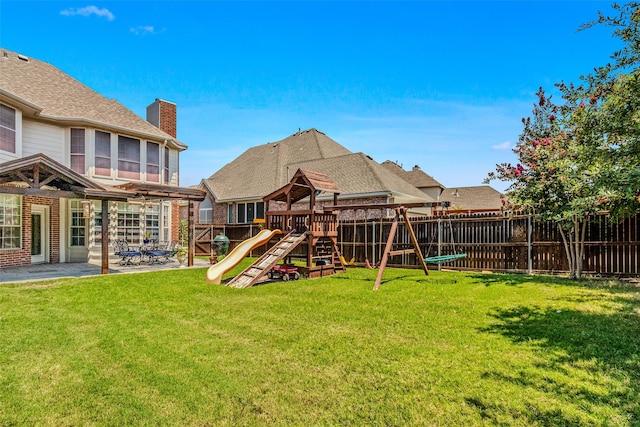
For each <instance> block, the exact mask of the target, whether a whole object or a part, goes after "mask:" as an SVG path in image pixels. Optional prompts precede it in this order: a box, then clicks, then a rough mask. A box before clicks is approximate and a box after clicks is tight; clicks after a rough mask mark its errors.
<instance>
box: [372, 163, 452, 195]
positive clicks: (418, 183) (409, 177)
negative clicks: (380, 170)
mask: <svg viewBox="0 0 640 427" xmlns="http://www.w3.org/2000/svg"><path fill="white" fill-rule="evenodd" d="M381 164H382V166H383V167H384V168H385V169H387V170H388V171H390V172H393V173H394V174H396V175H398V176H399V177H400V178H402V179H404V180H405V181H407V182H408V183H409V184H411V185H413V186H414V187H416V188H417V189H419V190H420V191H422V192H423V193H425V194H426V195H428V196H429V197H431V198H432V199H433V200H440V195H441V194H442V192H443V191H444V188H445V187H444V186H443V185H442V184H440V183H439V182H438V181H436V180H435V179H434V178H433V177H432V176H431V175H428V174H426V173H425V172H424V171H423V170H422V169H420V166H418V165H415V166H414V167H413V169H411V170H410V171H406V170H404V169H403V168H402V166H401V165H399V164H398V163H397V162H392V161H391V160H385V161H384V162H382V163H381Z"/></svg>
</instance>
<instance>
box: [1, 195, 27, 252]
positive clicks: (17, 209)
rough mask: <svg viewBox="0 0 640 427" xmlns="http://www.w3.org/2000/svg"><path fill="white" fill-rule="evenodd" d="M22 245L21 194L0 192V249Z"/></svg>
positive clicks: (15, 247)
mask: <svg viewBox="0 0 640 427" xmlns="http://www.w3.org/2000/svg"><path fill="white" fill-rule="evenodd" d="M21 247H22V196H19V195H17V194H0V249H19V248H21Z"/></svg>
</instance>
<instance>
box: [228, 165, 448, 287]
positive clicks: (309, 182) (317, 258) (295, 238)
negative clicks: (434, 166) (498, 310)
mask: <svg viewBox="0 0 640 427" xmlns="http://www.w3.org/2000/svg"><path fill="white" fill-rule="evenodd" d="M321 193H324V194H325V195H332V196H333V203H334V204H333V205H332V206H326V207H324V208H323V209H318V208H316V197H317V196H318V195H319V194H321ZM339 194H340V193H339V190H338V188H337V187H336V185H335V184H334V183H333V181H331V180H330V179H329V178H328V177H327V175H325V174H323V173H320V172H315V171H310V170H304V169H298V171H297V172H296V173H295V174H294V176H293V178H292V179H291V181H290V182H289V183H288V184H287V185H285V186H284V187H282V188H280V189H278V190H276V191H274V192H273V193H271V194H269V195H268V196H266V197H265V198H264V203H265V227H266V228H267V229H268V230H272V231H274V230H275V231H278V233H277V234H280V233H281V234H284V235H285V236H284V237H283V238H281V239H280V240H279V241H277V242H276V243H274V244H273V246H271V248H270V249H268V250H267V251H266V252H265V253H264V254H263V255H262V256H261V257H260V258H259V259H258V260H256V261H255V262H254V263H253V264H251V265H250V266H249V267H248V268H246V269H245V270H244V271H243V272H241V273H240V274H239V275H237V276H236V277H234V278H233V279H231V280H230V281H229V282H228V283H227V285H228V286H231V287H236V288H246V287H250V286H253V285H255V284H256V283H259V282H261V281H262V280H263V279H264V277H265V276H267V275H268V274H269V272H270V271H271V270H272V269H273V268H274V267H275V266H276V265H277V264H278V262H279V261H281V260H285V261H287V260H288V261H291V260H292V259H295V258H299V259H303V260H304V261H305V262H304V264H305V265H304V266H296V267H297V270H298V271H299V272H300V274H302V275H304V276H307V277H309V278H316V277H323V276H329V275H332V274H335V273H337V272H341V271H345V269H346V266H345V264H346V262H345V261H344V258H343V257H342V255H341V254H340V250H339V248H338V242H337V239H338V213H339V211H341V210H359V209H364V210H368V209H378V210H382V209H393V210H394V212H395V215H394V218H393V222H392V224H391V230H390V232H389V236H388V238H387V243H386V246H385V249H384V252H383V253H382V258H381V260H380V263H379V271H378V276H377V278H376V281H375V284H374V287H373V289H374V290H377V289H379V287H380V284H381V282H382V276H383V274H384V269H385V267H386V265H387V263H388V260H389V257H393V256H397V255H403V254H408V253H414V254H415V255H416V258H417V259H418V260H419V263H420V266H421V268H422V270H423V271H424V273H425V274H429V270H428V268H427V262H433V260H430V259H429V258H426V259H425V257H424V256H423V255H422V251H421V249H420V244H419V242H418V240H417V238H416V236H415V233H414V231H413V228H412V226H411V222H410V220H409V217H408V216H407V212H408V210H409V209H410V208H418V207H436V206H444V204H445V203H447V202H432V203H405V204H398V203H386V204H363V205H338V204H337V198H338V195H339ZM306 198H308V200H309V204H308V207H307V208H306V209H305V208H301V207H300V206H299V205H295V203H296V202H299V201H301V200H304V199H306ZM399 221H404V222H405V224H406V229H407V230H408V232H409V236H410V238H411V244H412V248H409V249H406V248H404V249H398V250H394V239H395V236H396V232H397V229H398V224H399ZM274 234H276V233H274ZM298 246H300V247H301V248H302V250H300V249H298V250H296V248H298ZM437 261H438V262H440V261H443V260H437Z"/></svg>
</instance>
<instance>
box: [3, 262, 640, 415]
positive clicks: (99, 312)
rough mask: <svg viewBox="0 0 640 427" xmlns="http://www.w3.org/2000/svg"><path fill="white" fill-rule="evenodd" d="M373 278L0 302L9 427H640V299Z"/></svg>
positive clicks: (199, 279)
mask: <svg viewBox="0 0 640 427" xmlns="http://www.w3.org/2000/svg"><path fill="white" fill-rule="evenodd" d="M238 268H240V267H238ZM237 271H239V270H238V269H236V272H237ZM376 273H377V271H376V270H367V269H355V268H353V269H349V271H348V272H347V273H344V274H340V275H336V276H333V277H330V278H323V279H316V280H300V281H297V282H294V281H290V282H280V283H272V284H268V285H263V286H257V287H254V288H250V289H244V290H238V289H232V288H227V287H224V286H219V285H209V284H206V283H205V270H204V269H180V270H178V269H176V270H172V271H162V272H154V273H145V274H132V275H111V276H106V277H96V278H82V279H65V280H58V281H52V282H37V283H31V284H22V283H21V284H2V285H0V343H2V345H1V347H0V425H2V426H6V425H55V426H58V425H65V426H66V425H82V426H85V425H180V426H183V425H194V426H204V425H216V426H219V425H229V426H236V425H264V424H274V425H299V426H308V425H357V426H361V425H380V426H393V425H411V426H415V425H426V426H428V425H434V426H435V425H437V426H446V425H450V426H461V425H465V426H469V425H472V426H473V425H508V426H512V425H513V426H518V425H520V426H531V425H540V426H542V425H546V426H558V425H575V426H600V425H610V426H638V425H640V288H639V287H636V286H633V285H623V284H620V283H617V282H582V283H579V284H578V283H574V282H570V281H565V280H563V279H558V278H547V277H528V276H520V275H483V274H464V273H446V272H431V274H430V275H429V276H425V275H424V274H423V273H422V272H421V271H420V270H400V269H387V270H386V272H385V278H384V281H383V284H382V287H381V289H380V290H379V291H377V292H374V291H372V287H373V282H374V279H375V276H376Z"/></svg>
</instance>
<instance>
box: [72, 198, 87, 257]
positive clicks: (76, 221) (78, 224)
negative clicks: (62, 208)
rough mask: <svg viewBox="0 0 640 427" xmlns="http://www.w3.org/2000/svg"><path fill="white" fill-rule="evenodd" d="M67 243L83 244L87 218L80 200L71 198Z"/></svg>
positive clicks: (84, 243) (84, 242) (73, 244)
mask: <svg viewBox="0 0 640 427" xmlns="http://www.w3.org/2000/svg"><path fill="white" fill-rule="evenodd" d="M69 224H70V225H69V228H70V229H69V236H70V237H69V245H70V246H85V245H86V237H87V219H86V218H85V217H84V209H83V207H82V201H81V200H71V221H70V223H69Z"/></svg>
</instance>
